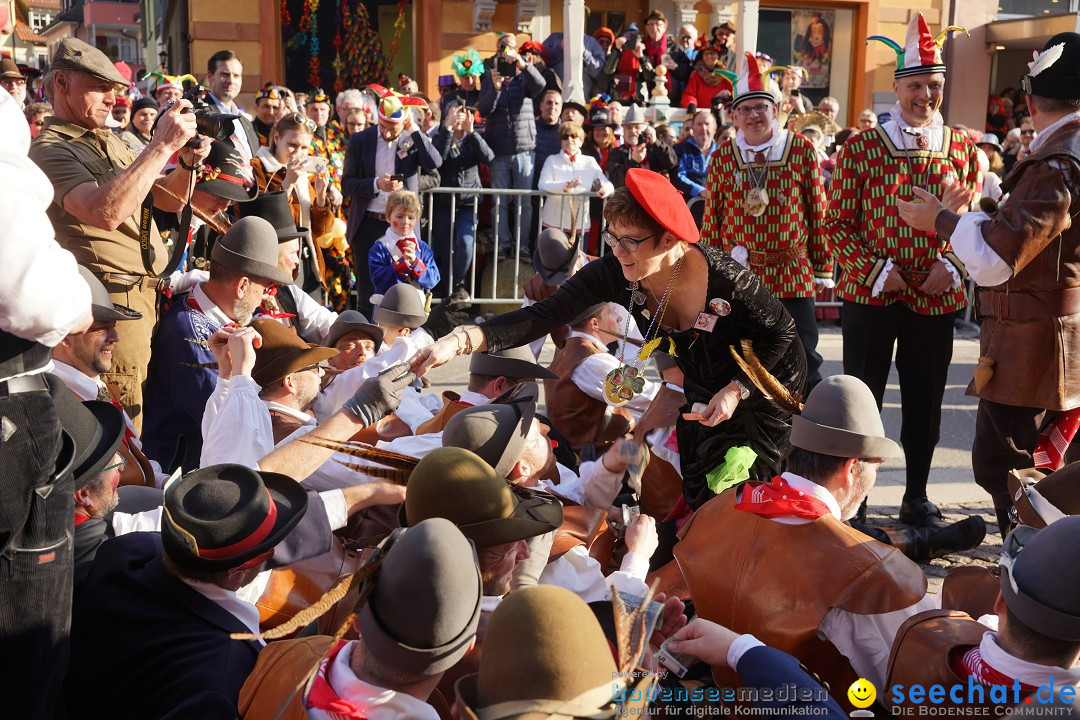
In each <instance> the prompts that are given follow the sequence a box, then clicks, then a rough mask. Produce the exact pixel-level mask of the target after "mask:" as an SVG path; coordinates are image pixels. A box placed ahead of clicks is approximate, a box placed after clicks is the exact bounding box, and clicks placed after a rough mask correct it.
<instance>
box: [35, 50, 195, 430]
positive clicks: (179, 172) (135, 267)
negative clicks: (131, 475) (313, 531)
mask: <svg viewBox="0 0 1080 720" xmlns="http://www.w3.org/2000/svg"><path fill="white" fill-rule="evenodd" d="M128 84H129V83H128V81H127V80H125V79H124V77H123V76H122V75H120V73H118V72H117V71H116V68H114V67H113V65H112V62H110V61H109V58H108V57H106V56H105V54H104V53H102V52H101V51H100V50H97V49H95V48H93V47H91V46H89V45H87V44H86V43H84V42H82V41H81V40H78V39H75V38H66V39H64V40H63V41H61V42H60V44H59V45H58V46H57V49H56V53H55V55H54V59H53V63H52V69H51V70H50V71H49V73H48V75H46V78H45V87H46V94H47V95H48V97H49V100H50V101H51V102H52V104H53V108H54V114H53V116H52V117H50V118H48V119H47V120H46V123H45V127H44V128H43V129H42V131H41V133H40V134H39V135H38V136H37V137H36V138H34V142H33V144H32V145H31V147H30V159H31V160H33V161H34V162H35V163H36V164H37V165H38V167H40V168H41V169H42V170H43V171H44V172H45V174H46V175H47V176H48V178H49V180H50V181H51V182H52V184H53V190H54V192H55V196H54V198H53V202H52V204H51V205H50V206H49V210H48V212H49V218H50V219H51V220H52V224H53V228H54V229H55V231H56V239H57V241H59V243H60V244H61V245H62V246H63V247H64V248H66V249H67V250H70V251H71V252H72V254H74V255H75V258H76V260H78V261H79V263H80V264H81V265H84V266H85V267H87V268H89V269H90V270H91V271H92V272H93V273H94V275H96V276H97V277H98V279H99V280H101V281H102V283H103V284H104V285H105V288H106V289H107V290H108V291H109V295H110V297H112V299H113V302H116V303H119V304H121V305H124V306H126V307H129V308H132V309H133V310H135V311H137V312H139V313H141V314H142V319H141V320H134V321H132V322H131V323H130V324H129V327H127V328H125V330H126V332H125V338H124V342H123V343H120V344H119V345H117V347H116V349H115V350H114V352H113V370H112V372H111V373H109V374H108V375H107V376H105V378H104V379H105V380H106V382H108V383H115V384H116V385H117V386H118V387H119V389H120V397H121V400H120V401H121V403H123V405H124V407H125V409H126V410H127V411H128V415H130V416H131V418H132V420H133V421H134V422H135V425H136V426H137V427H141V424H142V418H141V413H142V385H143V382H144V381H145V379H146V368H147V365H148V364H149V362H150V337H151V335H153V332H154V326H155V325H156V323H157V316H158V313H157V300H158V291H159V289H164V287H165V286H167V284H168V278H167V277H164V278H163V277H162V276H163V275H164V274H165V270H166V266H167V265H170V263H169V260H170V256H171V253H172V252H173V250H174V249H176V248H175V246H173V247H169V246H167V245H166V244H165V242H164V241H163V238H162V236H161V234H160V233H159V232H158V229H157V225H156V224H155V223H154V222H153V220H152V219H150V221H149V222H148V223H147V226H146V227H145V228H143V229H142V230H140V223H139V220H140V215H141V213H140V205H142V204H143V203H144V200H145V201H147V204H149V203H152V204H153V206H154V207H157V208H160V209H162V210H166V211H173V212H175V211H177V210H179V209H180V206H181V204H182V202H181V201H180V200H179V199H178V198H184V197H186V195H187V192H188V187H189V186H190V184H191V172H192V171H193V170H194V168H196V167H199V166H201V165H202V162H203V159H204V158H205V157H206V155H207V153H208V152H209V151H210V141H209V140H208V139H205V138H204V139H202V140H200V141H199V142H198V145H197V146H196V147H190V148H189V147H186V146H187V145H188V143H189V141H191V140H193V139H194V138H196V136H197V133H198V130H197V128H196V124H195V116H194V115H193V114H191V113H190V112H183V111H184V110H190V108H191V104H190V103H189V102H187V101H186V100H181V101H179V103H178V104H176V105H173V106H172V107H171V108H170V109H169V110H168V111H166V112H163V113H161V115H159V116H158V120H157V124H156V128H155V129H154V133H153V137H152V139H151V140H150V142H149V143H148V144H147V146H146V148H145V149H144V150H143V152H142V153H141V154H139V156H138V157H137V158H136V157H135V155H134V154H133V153H132V152H131V150H130V149H129V148H128V146H127V145H126V144H125V143H124V141H123V140H121V139H120V138H119V137H118V136H116V135H115V134H114V133H113V132H112V131H111V130H109V129H108V128H107V127H106V125H105V122H106V120H107V119H108V118H109V117H110V116H111V111H112V107H113V105H114V104H115V102H116V88H117V87H119V86H123V87H126V86H127V85H128ZM177 151H179V161H180V164H179V166H178V167H177V169H176V171H175V172H172V173H170V174H169V175H168V176H167V177H165V178H164V179H162V178H161V171H162V169H163V168H164V167H165V164H166V163H167V162H169V160H170V158H171V157H172V156H173V155H174V154H175V153H176V152H177ZM146 210H147V211H148V210H149V208H146ZM147 214H149V213H148V212H147Z"/></svg>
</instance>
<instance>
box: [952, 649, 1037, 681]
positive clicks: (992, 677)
mask: <svg viewBox="0 0 1080 720" xmlns="http://www.w3.org/2000/svg"><path fill="white" fill-rule="evenodd" d="M949 666H950V667H951V668H952V670H953V672H955V673H956V674H957V675H959V676H960V677H961V678H962V679H964V680H966V679H967V678H968V676H969V675H970V676H971V677H972V678H974V679H975V682H977V683H979V684H980V685H987V686H989V685H1005V686H1008V687H1011V686H1012V684H1013V682H1014V680H1015V678H1011V677H1009V676H1008V675H1006V674H1005V673H1003V672H999V671H998V670H995V669H994V668H992V667H990V666H989V665H988V664H987V663H986V661H985V660H983V658H982V653H981V652H979V646H978V645H976V646H975V647H973V648H971V649H970V650H968V651H967V652H965V653H963V655H961V654H960V653H959V652H957V653H954V654H953V656H952V657H951V658H950V660H949ZM1017 682H1019V681H1017ZM1020 690H1021V691H1022V692H1025V693H1033V692H1035V691H1036V690H1038V688H1037V687H1035V686H1034V685H1028V684H1026V683H1020Z"/></svg>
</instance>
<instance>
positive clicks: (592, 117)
mask: <svg viewBox="0 0 1080 720" xmlns="http://www.w3.org/2000/svg"><path fill="white" fill-rule="evenodd" d="M598 127H609V128H615V127H619V124H618V123H616V122H614V121H612V119H611V111H610V110H608V109H607V108H606V107H600V108H593V109H592V110H591V111H590V112H589V114H588V116H587V118H586V120H585V129H586V130H592V129H593V128H598Z"/></svg>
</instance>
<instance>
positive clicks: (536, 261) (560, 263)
mask: <svg viewBox="0 0 1080 720" xmlns="http://www.w3.org/2000/svg"><path fill="white" fill-rule="evenodd" d="M581 236H582V233H580V232H578V233H574V239H573V241H572V242H571V240H570V238H568V237H567V236H566V233H564V232H563V231H562V230H560V229H559V228H545V229H544V230H542V231H541V232H540V234H539V235H538V236H537V237H536V248H535V249H534V250H533V256H532V264H533V269H534V270H536V272H537V273H538V274H539V275H540V277H541V278H543V280H544V284H545V285H555V286H558V285H562V284H563V283H564V282H566V278H568V277H570V269H571V268H572V267H573V265H574V261H575V260H577V255H578V251H579V248H580V247H581Z"/></svg>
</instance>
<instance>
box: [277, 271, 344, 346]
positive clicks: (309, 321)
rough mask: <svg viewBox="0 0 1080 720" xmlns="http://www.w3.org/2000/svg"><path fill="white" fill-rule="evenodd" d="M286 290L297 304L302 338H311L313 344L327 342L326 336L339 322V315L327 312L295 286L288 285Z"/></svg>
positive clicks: (297, 315)
mask: <svg viewBox="0 0 1080 720" xmlns="http://www.w3.org/2000/svg"><path fill="white" fill-rule="evenodd" d="M285 289H286V291H287V292H289V293H290V294H292V296H293V300H294V301H295V302H296V322H297V325H298V326H299V328H300V336H301V337H305V338H310V339H311V342H317V343H320V344H321V343H324V342H326V335H327V333H329V332H330V326H331V325H333V324H334V321H335V320H337V317H338V315H337V313H336V312H334V311H332V310H327V309H326V308H324V307H323V306H322V305H320V304H319V303H317V302H315V300H314V299H313V298H312V297H311V296H310V295H308V294H307V293H306V292H304V291H303V290H301V289H300V288H298V287H297V286H295V285H288V286H286V288H285Z"/></svg>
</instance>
